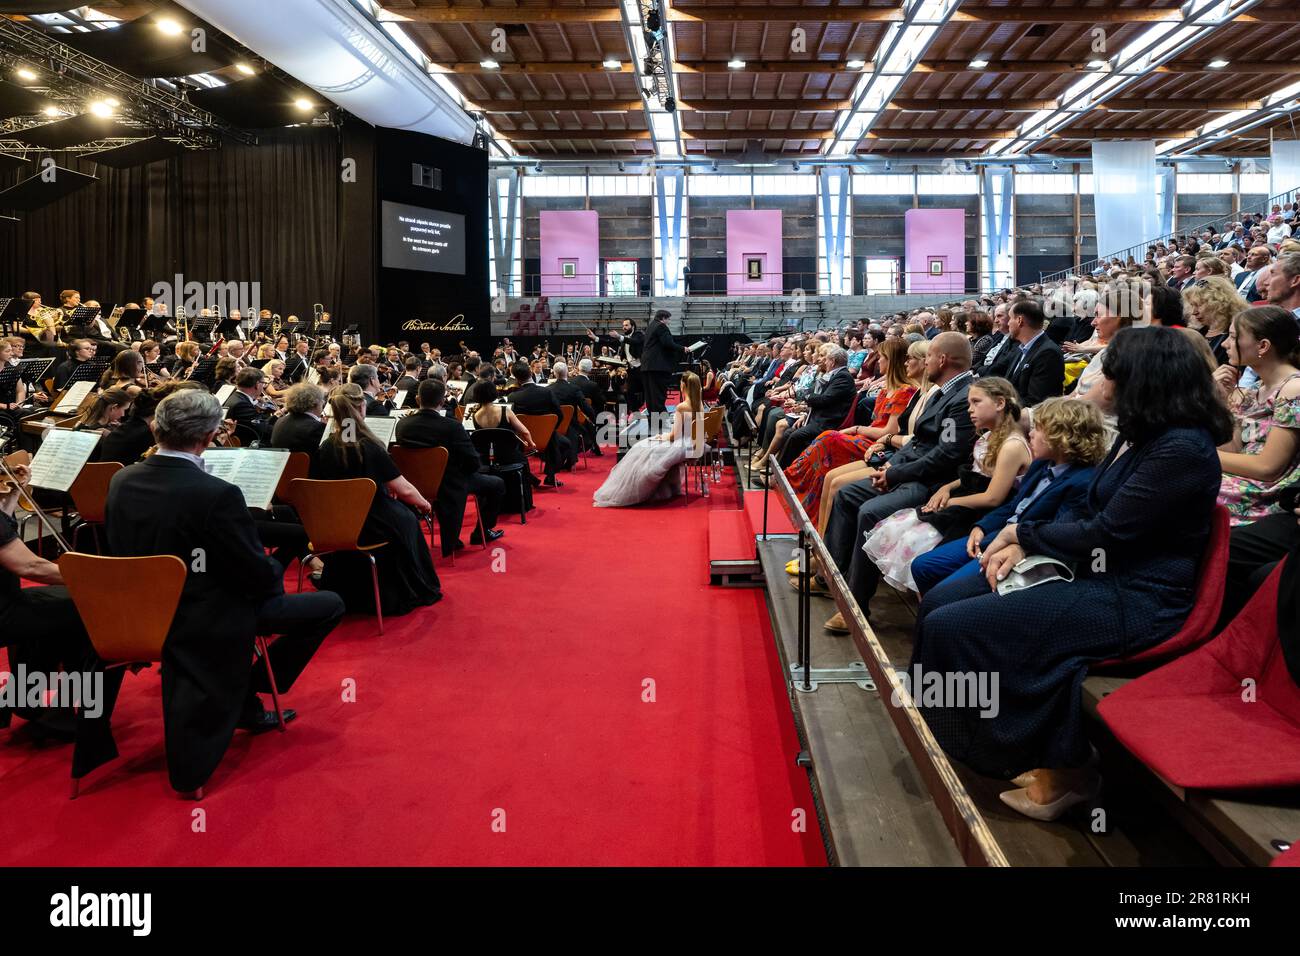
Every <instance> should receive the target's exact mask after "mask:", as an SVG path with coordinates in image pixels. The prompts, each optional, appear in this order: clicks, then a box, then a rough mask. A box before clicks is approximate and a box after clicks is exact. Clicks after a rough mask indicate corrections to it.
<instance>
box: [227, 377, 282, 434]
mask: <svg viewBox="0 0 1300 956" xmlns="http://www.w3.org/2000/svg"><path fill="white" fill-rule="evenodd" d="M266 382H267V378H266V373H265V372H263V371H262V370H261V369H260V368H244V369H240V370H239V372H238V373H237V374H236V375H235V394H234V396H233V397H232V398H231V400H230V405H229V408H230V412H229V414H227V416H226V417H227V419H228V420H229V421H232V422H235V424H236V425H243V426H246V427H247V428H250V429H251V430H252V431H253V432H254V434H256V436H257V440H258V442H259V443H260V444H263V445H265V444H267V443H268V442H270V440H271V428H272V426H273V425H274V421H273V420H272V419H273V417H274V416H273V413H274V411H275V406H274V404H272V403H270V402H268V401H267V400H266Z"/></svg>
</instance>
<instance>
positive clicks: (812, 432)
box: [778, 345, 857, 466]
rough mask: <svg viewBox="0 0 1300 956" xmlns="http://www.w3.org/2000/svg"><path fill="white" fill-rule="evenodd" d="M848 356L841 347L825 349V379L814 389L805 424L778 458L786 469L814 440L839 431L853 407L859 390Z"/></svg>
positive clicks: (822, 361)
mask: <svg viewBox="0 0 1300 956" xmlns="http://www.w3.org/2000/svg"><path fill="white" fill-rule="evenodd" d="M848 357H849V356H848V353H847V352H845V351H844V349H842V348H841V347H840V346H838V345H827V346H824V347H823V348H822V350H821V357H820V365H821V371H822V376H823V377H822V378H821V379H820V380H819V381H818V382H817V383H816V384H815V385H814V386H813V390H812V394H810V395H809V396H808V398H807V399H806V400H805V402H804V404H803V411H805V412H806V414H805V415H804V418H803V422H802V424H800V425H797V426H795V427H792V428H791V429H790V430H789V432H788V433H787V434H786V436H785V443H784V445H783V446H782V447H781V449H780V452H779V454H778V458H779V460H780V462H781V465H782V466H788V465H790V464H791V463H792V462H793V461H794V460H795V459H796V458H798V457H799V456H800V455H802V454H803V453H804V451H805V450H806V449H807V448H808V446H809V445H810V444H812V441H813V439H814V438H816V437H817V436H818V435H820V434H821V433H822V432H824V431H826V430H827V429H829V428H839V427H840V425H841V424H843V422H844V420H845V418H846V417H847V416H848V414H849V410H850V409H851V408H852V407H853V401H854V398H855V396H856V395H857V389H856V388H855V386H854V383H853V373H852V372H850V371H849V368H848V365H847V364H846V363H847V362H848Z"/></svg>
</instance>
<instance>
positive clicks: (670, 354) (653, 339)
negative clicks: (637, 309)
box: [641, 309, 688, 412]
mask: <svg viewBox="0 0 1300 956" xmlns="http://www.w3.org/2000/svg"><path fill="white" fill-rule="evenodd" d="M670 318H672V313H671V312H669V311H668V310H667V309H660V310H659V311H658V312H656V313H655V314H654V318H652V319H651V320H650V324H649V325H647V326H646V330H645V344H644V345H642V347H641V383H642V386H643V387H644V388H645V407H646V411H648V412H664V411H666V410H667V405H666V403H665V399H666V398H667V396H668V386H669V385H670V384H671V383H672V380H673V376H674V375H675V374H676V373H677V372H678V371H679V370H680V368H679V367H680V365H681V363H683V362H685V361H686V360H687V357H688V356H687V353H686V349H685V348H684V347H683V346H681V345H679V344H678V343H677V341H676V340H675V339H674V338H673V334H672V332H670V331H669V330H668V320H669V319H670Z"/></svg>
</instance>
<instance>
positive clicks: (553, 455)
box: [510, 362, 578, 488]
mask: <svg viewBox="0 0 1300 956" xmlns="http://www.w3.org/2000/svg"><path fill="white" fill-rule="evenodd" d="M510 374H511V375H513V376H514V379H515V381H516V382H518V383H519V387H518V388H517V389H515V390H514V391H513V392H511V393H510V407H511V409H512V410H513V411H514V413H515V414H516V415H554V416H555V427H556V431H555V432H554V433H553V434H552V435H551V440H550V441H549V442H547V443H546V447H545V448H543V449H542V462H543V463H544V474H545V476H546V478H545V481H544V482H543V484H545V485H548V486H550V487H552V488H559V487H562V483H561V482H560V480H559V479H558V478H556V477H555V473H556V472H557V471H559V470H561V469H562V468H565V467H568V468H572V467H573V465H574V464H575V463H576V462H577V458H578V456H577V455H575V454H574V453H573V445H572V444H570V443H569V440H568V439H567V438H565V437H564V436H563V435H561V434H560V432H559V427H560V419H562V418H563V417H564V412H563V411H562V410H561V409H560V402H559V400H558V399H557V398H556V397H555V393H554V392H552V391H551V390H550V389H549V388H546V387H545V386H542V385H538V384H536V383H535V382H534V381H533V372H532V369H530V368H529V367H528V363H527V362H516V363H515V364H514V366H513V367H512V368H511V369H510Z"/></svg>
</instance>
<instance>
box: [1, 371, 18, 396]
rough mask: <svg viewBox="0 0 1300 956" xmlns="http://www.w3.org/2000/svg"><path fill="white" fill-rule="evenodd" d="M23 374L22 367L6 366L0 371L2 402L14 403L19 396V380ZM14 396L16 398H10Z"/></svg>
mask: <svg viewBox="0 0 1300 956" xmlns="http://www.w3.org/2000/svg"><path fill="white" fill-rule="evenodd" d="M21 374H22V366H20V365H6V366H5V367H4V368H3V369H0V402H12V401H14V399H16V398H17V396H18V378H19V376H20V375H21ZM10 395H13V396H14V398H10V397H9V396H10Z"/></svg>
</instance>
